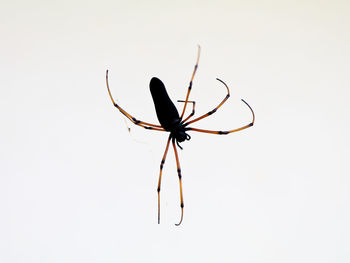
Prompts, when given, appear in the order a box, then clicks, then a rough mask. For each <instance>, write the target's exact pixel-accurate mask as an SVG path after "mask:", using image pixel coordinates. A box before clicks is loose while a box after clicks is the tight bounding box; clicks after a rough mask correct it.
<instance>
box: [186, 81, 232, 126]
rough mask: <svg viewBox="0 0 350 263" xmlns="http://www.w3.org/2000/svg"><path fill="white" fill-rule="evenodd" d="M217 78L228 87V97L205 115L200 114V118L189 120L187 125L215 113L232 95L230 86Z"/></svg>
mask: <svg viewBox="0 0 350 263" xmlns="http://www.w3.org/2000/svg"><path fill="white" fill-rule="evenodd" d="M217 80H218V81H220V82H221V83H222V84H224V85H225V87H226V89H227V95H226V97H225V98H224V99H223V100H222V101H221V103H220V104H219V105H218V106H216V108H215V109H213V110H211V111H209V112H208V113H206V114H204V115H202V116H200V117H198V118H196V119H194V120H191V121H189V122H188V123H186V124H185V125H186V126H187V125H189V124H191V123H194V122H196V121H199V120H201V119H204V118H206V117H208V116H210V115H212V114H213V113H215V112H216V111H217V110H218V109H219V108H220V107H221V106H222V104H224V103H225V102H226V101H227V100H228V98H229V97H230V90H229V88H228V86H227V85H226V83H225V82H223V81H222V80H221V79H217ZM186 120H187V119H186ZM186 120H185V121H186ZM185 121H184V122H185Z"/></svg>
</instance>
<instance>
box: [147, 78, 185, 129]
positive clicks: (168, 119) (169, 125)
mask: <svg viewBox="0 0 350 263" xmlns="http://www.w3.org/2000/svg"><path fill="white" fill-rule="evenodd" d="M149 87H150V91H151V94H152V98H153V103H154V106H155V109H156V113H157V118H158V120H159V123H160V125H162V127H163V128H164V129H165V130H166V131H172V130H173V129H174V128H175V127H177V126H178V125H179V123H180V116H179V113H178V111H177V109H176V107H175V105H174V103H173V102H172V101H171V99H170V98H169V95H168V93H167V91H166V89H165V86H164V84H163V82H162V81H161V80H160V79H158V78H152V79H151V82H150V84H149Z"/></svg>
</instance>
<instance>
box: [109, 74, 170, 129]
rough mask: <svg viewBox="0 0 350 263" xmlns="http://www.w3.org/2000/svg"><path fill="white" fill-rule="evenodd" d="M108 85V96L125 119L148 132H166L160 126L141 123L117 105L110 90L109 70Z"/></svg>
mask: <svg viewBox="0 0 350 263" xmlns="http://www.w3.org/2000/svg"><path fill="white" fill-rule="evenodd" d="M106 85H107V90H108V94H109V97H110V98H111V100H112V102H113V105H114V107H116V108H117V109H118V110H119V111H120V112H121V113H122V114H123V115H124V116H125V117H127V118H128V119H129V120H130V121H131V122H133V123H134V124H136V125H138V126H141V127H143V128H145V129H148V130H156V131H165V130H164V129H163V128H162V126H160V125H155V124H152V123H148V122H144V121H140V120H137V119H136V118H134V117H133V116H131V115H130V114H129V113H127V112H126V111H125V110H124V109H122V108H121V107H120V106H119V105H118V104H117V103H115V101H114V99H113V97H112V93H111V91H110V89H109V83H108V70H107V71H106Z"/></svg>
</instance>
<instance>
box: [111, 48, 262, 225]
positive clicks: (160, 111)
mask: <svg viewBox="0 0 350 263" xmlns="http://www.w3.org/2000/svg"><path fill="white" fill-rule="evenodd" d="M199 56H200V47H199V46H198V55H197V62H196V65H195V66H194V70H193V73H192V77H191V80H190V84H189V86H188V89H187V94H186V99H185V100H178V102H183V103H184V107H183V109H182V113H181V115H179V113H178V111H177V109H176V107H175V105H174V103H173V102H172V101H171V99H170V98H169V96H168V93H167V92H166V89H165V86H164V84H163V82H162V81H161V80H160V79H158V78H152V79H151V82H150V91H151V94H152V98H153V102H154V106H155V109H156V113H157V118H158V120H159V123H160V125H156V124H151V123H148V122H144V121H140V120H137V119H136V118H134V117H133V116H131V115H130V114H129V113H127V112H126V111H125V110H124V109H122V108H121V107H120V106H119V105H118V104H117V103H115V101H114V99H113V97H112V94H111V91H110V89H109V84H108V70H107V72H106V83H107V89H108V93H109V96H110V98H111V100H112V102H113V104H114V106H115V107H116V108H117V109H118V110H119V111H120V112H121V113H122V114H124V115H125V116H126V117H127V118H128V119H129V120H130V121H132V122H133V123H134V124H136V125H138V126H141V127H144V128H145V129H148V130H156V131H163V132H170V134H169V137H168V141H167V144H166V147H165V152H164V155H163V158H162V161H161V163H160V172H159V179H158V187H157V193H158V224H159V223H160V186H161V182H162V170H163V166H164V163H165V159H166V156H167V154H168V149H169V145H170V141H171V142H172V145H173V149H174V154H175V159H176V165H177V173H178V177H179V184H180V207H181V219H180V222H179V223H178V224H176V225H180V224H181V222H182V219H183V208H184V202H183V194H182V176H181V168H180V162H179V157H178V154H177V149H176V145H175V142H176V144H177V146H178V147H179V148H180V149H182V147H181V146H180V145H179V142H184V141H185V140H190V139H191V136H190V135H189V134H187V132H188V131H196V132H203V133H210V134H218V135H225V134H230V133H233V132H237V131H241V130H244V129H247V128H249V127H251V126H253V124H254V121H255V115H254V111H253V109H252V108H251V107H250V106H249V104H248V103H246V102H245V101H244V100H243V99H242V101H243V102H244V103H245V104H246V105H247V106H248V107H249V109H250V111H251V113H252V116H253V119H252V121H251V122H250V123H249V124H247V125H244V126H242V127H240V128H237V129H233V130H229V131H212V130H203V129H198V128H192V127H188V125H190V124H192V123H194V122H197V121H199V120H201V119H203V118H206V117H208V116H210V115H212V114H214V113H215V112H216V111H217V110H218V109H219V108H220V107H221V106H222V105H223V104H224V103H225V101H226V100H227V99H228V98H229V97H230V90H229V88H228V86H227V85H226V84H225V82H223V81H222V80H220V79H217V80H218V81H220V82H221V83H222V84H223V85H224V86H225V87H226V89H227V95H226V97H225V98H224V99H223V100H222V101H221V103H220V104H219V105H218V106H216V107H215V108H214V109H213V110H211V111H209V112H208V113H206V114H203V115H201V116H200V117H197V118H195V119H193V120H190V119H191V117H192V116H193V115H194V113H195V102H194V101H189V100H188V98H189V95H190V92H191V89H192V82H193V79H194V76H195V74H196V71H197V68H198V62H199ZM188 103H192V105H193V107H192V112H191V113H190V114H189V115H188V116H187V117H186V118H183V117H184V113H185V110H186V106H187V104H188Z"/></svg>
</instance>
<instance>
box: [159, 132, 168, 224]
mask: <svg viewBox="0 0 350 263" xmlns="http://www.w3.org/2000/svg"><path fill="white" fill-rule="evenodd" d="M170 139H171V136H170V135H169V139H168V142H167V144H166V147H165V152H164V155H163V158H162V161H161V162H160V171H159V179H158V187H157V193H158V224H160V185H161V183H162V172H163V166H164V163H165V158H166V156H167V154H168V149H169V144H170Z"/></svg>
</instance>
